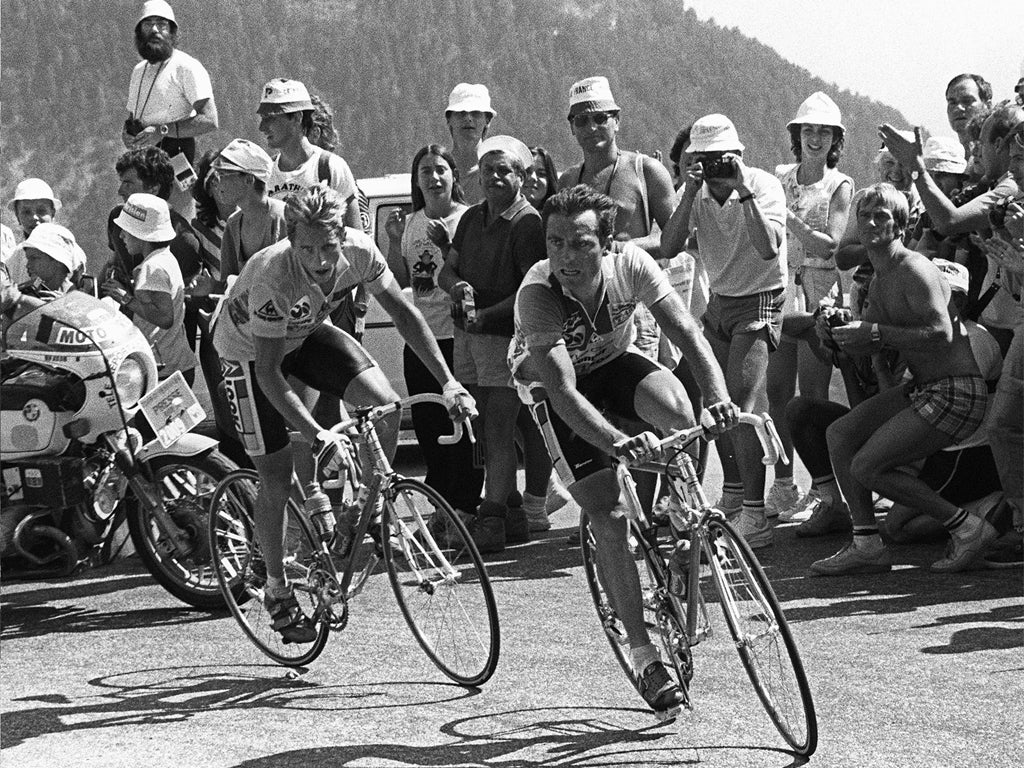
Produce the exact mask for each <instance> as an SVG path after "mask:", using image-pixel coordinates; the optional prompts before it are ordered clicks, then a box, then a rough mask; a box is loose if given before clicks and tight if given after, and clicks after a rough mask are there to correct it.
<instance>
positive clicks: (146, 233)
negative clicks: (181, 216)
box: [114, 192, 177, 243]
mask: <svg viewBox="0 0 1024 768" xmlns="http://www.w3.org/2000/svg"><path fill="white" fill-rule="evenodd" d="M114 223H115V224H117V226H119V227H120V228H121V229H123V230H124V231H125V232H127V233H128V234H129V235H133V236H134V237H137V238H139V240H145V241H146V242H147V243H166V242H168V241H170V240H173V239H174V236H175V235H176V234H177V233H176V232H175V231H174V226H173V225H172V224H171V209H170V208H168V207H167V201H166V200H164V199H162V198H159V197H157V196H156V195H149V194H146V193H145V192H136V193H135V194H134V195H131V196H129V198H128V199H127V200H125V201H124V205H123V206H122V207H121V213H119V214H118V215H117V219H115V220H114Z"/></svg>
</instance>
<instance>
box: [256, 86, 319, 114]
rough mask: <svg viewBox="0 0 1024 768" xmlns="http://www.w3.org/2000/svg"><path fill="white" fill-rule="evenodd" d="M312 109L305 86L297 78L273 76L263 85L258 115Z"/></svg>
mask: <svg viewBox="0 0 1024 768" xmlns="http://www.w3.org/2000/svg"><path fill="white" fill-rule="evenodd" d="M307 109H313V101H312V100H311V99H310V98H309V91H308V90H307V89H306V86H305V85H304V84H302V83H301V82H299V81H298V80H287V79H285V78H283V77H275V78H274V79H273V80H271V81H270V82H268V83H267V84H266V85H264V86H263V93H262V95H261V97H260V106H259V109H257V110H256V114H258V115H284V114H288V113H289V112H304V111H305V110H307Z"/></svg>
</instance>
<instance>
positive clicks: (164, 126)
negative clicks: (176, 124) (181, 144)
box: [160, 123, 171, 136]
mask: <svg viewBox="0 0 1024 768" xmlns="http://www.w3.org/2000/svg"><path fill="white" fill-rule="evenodd" d="M170 130H171V129H170V128H168V127H167V123H161V124H160V135H161V136H166V135H167V132H168V131H170Z"/></svg>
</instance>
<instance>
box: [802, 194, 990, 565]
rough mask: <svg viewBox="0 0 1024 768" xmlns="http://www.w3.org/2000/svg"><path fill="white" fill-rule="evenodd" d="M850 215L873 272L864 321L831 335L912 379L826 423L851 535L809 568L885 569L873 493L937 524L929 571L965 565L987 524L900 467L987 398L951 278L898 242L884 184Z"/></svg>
mask: <svg viewBox="0 0 1024 768" xmlns="http://www.w3.org/2000/svg"><path fill="white" fill-rule="evenodd" d="M856 217H857V219H856V220H857V235H858V237H859V239H860V242H861V243H862V244H863V245H864V247H865V248H866V249H867V254H868V258H869V259H870V260H871V264H872V266H873V267H874V271H875V276H874V278H873V280H872V281H871V284H870V286H869V288H868V298H867V303H866V305H865V310H864V314H863V316H862V319H861V320H860V321H858V322H853V323H850V324H849V325H845V326H842V327H839V328H834V329H833V331H832V337H833V339H834V340H835V342H836V343H837V344H838V346H839V348H840V349H841V350H843V351H844V352H847V353H848V354H854V355H857V354H860V355H866V354H871V355H875V356H876V361H877V360H879V359H880V358H881V355H880V354H878V353H880V352H881V351H882V350H883V349H884V348H890V349H895V350H897V351H898V352H899V353H900V356H901V357H902V359H903V360H904V361H905V362H906V364H907V370H908V371H909V373H910V374H911V376H912V379H911V381H910V382H909V383H908V384H906V385H904V386H898V387H894V388H892V389H888V390H885V391H883V392H881V393H879V394H878V395H875V396H874V397H872V398H870V399H868V400H865V401H864V402H863V403H861V404H860V405H858V406H857V407H856V408H854V409H853V410H852V411H850V413H849V414H847V415H846V416H843V417H842V418H840V419H838V420H836V421H835V422H833V423H832V424H831V425H830V426H829V428H828V432H827V437H828V449H829V457H830V458H831V460H832V467H833V469H834V470H835V475H836V480H837V482H838V483H839V487H840V488H841V489H842V491H843V495H844V496H845V497H846V500H847V503H848V504H849V506H850V515H851V517H852V518H853V542H852V543H851V544H849V545H847V546H846V547H844V548H843V549H841V550H840V551H839V552H837V553H836V554H835V555H832V557H828V558H825V559H824V560H818V561H817V562H815V563H813V564H812V565H811V571H812V572H813V573H816V574H819V575H822V576H838V575H840V574H847V573H876V572H882V571H888V570H889V569H890V568H892V558H891V556H890V554H889V551H888V550H887V549H886V548H885V546H884V545H883V544H882V539H881V537H880V536H879V534H878V524H877V521H876V520H875V514H874V510H873V508H872V504H871V492H872V491H876V492H878V493H879V494H881V495H882V496H884V497H886V498H888V499H892V500H893V501H896V502H899V503H900V504H905V505H907V506H910V507H913V508H916V509H920V510H923V511H924V512H926V513H927V514H929V515H931V516H932V517H934V518H935V519H936V520H938V521H939V522H941V523H942V524H943V525H944V526H945V527H946V529H947V530H948V531H949V533H950V536H951V537H952V544H951V546H950V549H949V550H948V551H947V553H946V556H945V557H944V558H942V559H941V560H938V561H936V562H935V563H933V564H932V570H933V571H943V572H945V571H959V570H963V569H964V568H965V567H967V566H968V565H969V564H970V563H971V561H972V560H974V559H975V558H976V557H977V556H978V555H980V554H981V552H982V550H983V549H984V548H985V546H986V545H988V544H989V543H991V541H992V540H993V539H995V537H996V531H995V529H994V528H992V526H991V525H990V524H989V523H988V522H987V521H985V520H983V519H981V518H977V517H974V516H972V515H970V514H968V513H967V511H966V510H964V509H962V508H959V507H957V506H956V505H955V504H952V503H950V502H948V501H946V500H945V499H943V498H942V497H941V496H940V495H939V494H938V493H936V492H935V491H933V490H932V489H931V488H929V487H928V485H927V484H926V483H925V482H924V481H923V480H921V479H920V478H918V477H914V476H913V475H911V474H908V473H906V472H904V471H903V469H902V468H903V467H904V466H906V465H907V464H909V463H911V462H913V461H916V460H917V459H923V458H925V457H927V456H930V455H932V454H933V453H935V452H936V451H940V450H942V449H943V448H946V447H947V446H950V445H953V444H954V443H959V442H962V441H963V440H965V439H967V438H968V437H970V436H971V435H972V434H973V433H974V432H975V431H976V430H977V429H978V427H979V426H980V425H981V422H982V419H983V418H984V416H985V403H986V401H987V399H988V391H987V389H986V386H985V380H984V379H983V378H982V376H981V372H980V370H979V369H978V364H977V362H975V359H974V354H973V353H972V351H971V344H970V341H969V340H968V337H967V332H966V330H965V328H964V325H963V323H962V322H961V320H960V317H959V314H958V313H957V312H956V310H955V308H954V306H953V305H952V304H951V303H950V288H949V285H948V284H947V282H946V281H945V280H944V279H943V277H942V274H941V273H940V272H939V269H938V268H937V267H936V266H935V265H934V264H932V263H931V262H930V261H929V260H928V259H927V258H926V257H925V256H923V255H922V254H919V253H915V252H914V251H910V250H908V249H907V248H906V247H905V246H904V245H903V244H902V242H901V237H902V235H903V231H904V230H905V229H906V227H907V222H908V219H909V210H908V207H907V201H906V198H905V197H904V196H903V195H902V194H901V193H899V192H898V191H897V190H896V188H895V187H893V186H892V185H891V184H876V185H874V186H873V187H869V188H868V189H867V190H865V192H864V194H863V196H862V197H861V198H860V200H859V202H858V203H857V205H856ZM877 364H879V363H878V362H876V365H877Z"/></svg>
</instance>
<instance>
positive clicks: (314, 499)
mask: <svg viewBox="0 0 1024 768" xmlns="http://www.w3.org/2000/svg"><path fill="white" fill-rule="evenodd" d="M302 506H303V507H304V508H305V510H306V514H307V515H309V519H310V521H311V522H312V523H313V527H314V528H316V532H317V534H319V536H320V538H321V539H323V540H324V541H330V539H331V537H332V536H333V535H334V512H333V511H332V510H331V499H330V497H329V496H328V495H327V494H326V493H324V492H323V490H322V489H321V488H320V483H318V482H316V481H315V480H314V481H313V482H311V483H310V484H309V485H308V486H306V500H305V501H304V502H303V503H302Z"/></svg>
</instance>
